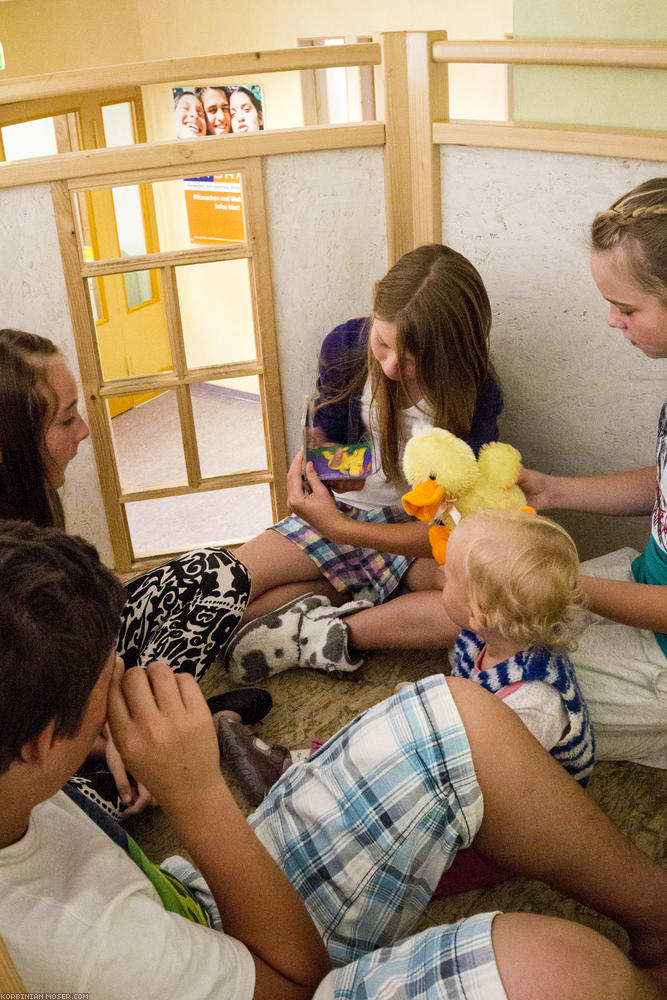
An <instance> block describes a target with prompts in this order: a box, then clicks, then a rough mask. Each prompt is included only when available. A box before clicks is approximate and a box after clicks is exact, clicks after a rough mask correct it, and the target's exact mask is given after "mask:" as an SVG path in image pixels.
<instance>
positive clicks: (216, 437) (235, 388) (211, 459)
mask: <svg viewBox="0 0 667 1000" xmlns="http://www.w3.org/2000/svg"><path fill="white" fill-rule="evenodd" d="M190 392H191V399H192V410H193V413H194V418H195V428H196V432H197V447H198V448H199V461H200V464H201V471H202V475H203V476H222V475H228V474H230V473H233V472H250V471H254V470H257V469H265V468H266V443H265V441H264V424H263V421H262V406H261V403H260V400H259V380H258V378H257V377H256V376H249V377H248V378H242V379H241V378H235V379H225V380H224V381H218V382H202V383H198V384H196V385H193V386H191V389H190Z"/></svg>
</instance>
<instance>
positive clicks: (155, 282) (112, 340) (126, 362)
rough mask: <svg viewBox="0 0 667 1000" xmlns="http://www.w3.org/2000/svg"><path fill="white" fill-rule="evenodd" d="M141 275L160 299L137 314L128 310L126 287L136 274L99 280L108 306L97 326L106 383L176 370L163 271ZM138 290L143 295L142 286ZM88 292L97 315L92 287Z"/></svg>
mask: <svg viewBox="0 0 667 1000" xmlns="http://www.w3.org/2000/svg"><path fill="white" fill-rule="evenodd" d="M140 273H143V274H145V275H146V280H147V282H148V285H149V286H153V287H154V288H155V290H156V298H155V301H154V302H153V301H150V300H149V302H148V303H147V304H145V305H144V306H143V308H141V309H136V310H134V311H128V302H127V298H126V284H125V279H126V278H127V279H132V280H136V279H135V275H134V274H132V273H128V274H107V275H105V277H103V278H98V279H96V280H97V281H98V283H99V290H100V293H101V295H102V303H103V305H104V307H105V311H104V315H103V316H102V319H101V321H98V322H97V324H96V333H97V343H98V347H99V353H100V361H101V362H102V376H103V378H104V379H105V380H108V379H115V378H126V377H127V376H128V375H129V376H134V375H155V374H157V373H159V372H169V371H173V365H172V360H171V349H170V346H169V334H168V332H167V317H166V314H165V309H164V302H163V301H162V298H161V288H162V286H161V284H160V272H159V271H145V272H140ZM138 289H139V294H141V293H142V289H141V285H139V286H138ZM88 291H89V295H90V296H91V308H92V309H93V312H95V309H96V308H97V306H96V304H95V297H94V292H93V290H92V289H91V287H90V286H89V289H88Z"/></svg>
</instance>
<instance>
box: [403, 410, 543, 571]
mask: <svg viewBox="0 0 667 1000" xmlns="http://www.w3.org/2000/svg"><path fill="white" fill-rule="evenodd" d="M520 469H521V455H520V454H519V452H518V451H517V450H516V448H513V447H512V445H511V444H503V443H501V442H500V441H492V442H490V443H489V444H485V445H483V446H482V448H481V449H480V452H479V458H475V453H474V451H473V450H472V448H471V447H470V446H469V445H467V444H466V443H465V441H462V440H461V438H457V437H456V436H455V435H454V434H451V433H450V432H449V431H445V430H442V428H440V427H427V428H425V429H422V430H419V431H417V432H416V433H415V434H414V435H413V436H412V437H411V438H410V440H409V441H408V443H407V445H406V446H405V452H404V454H403V472H404V473H405V477H406V479H407V480H408V482H409V483H410V485H411V486H412V489H411V490H410V491H409V492H408V493H405V494H404V495H403V497H402V500H403V506H404V507H405V510H406V511H407V513H408V514H411V515H412V516H413V517H416V518H418V520H420V521H434V520H435V519H436V518H440V519H441V520H442V522H443V524H442V525H432V526H431V528H430V530H429V541H430V543H431V549H432V551H433V558H434V559H435V560H436V562H438V563H440V565H442V564H443V563H444V561H445V550H446V547H447V539H448V538H449V535H450V533H451V531H452V529H453V527H454V525H455V524H456V523H457V522H458V520H459V519H460V518H461V517H463V516H464V515H465V514H470V513H471V512H472V511H473V510H480V509H487V508H496V509H498V508H500V509H504V510H525V511H532V508H531V507H527V506H526V497H525V495H524V492H523V490H522V489H521V488H520V487H519V486H517V482H516V481H517V479H518V476H519V470H520ZM532 512H533V513H534V511H532Z"/></svg>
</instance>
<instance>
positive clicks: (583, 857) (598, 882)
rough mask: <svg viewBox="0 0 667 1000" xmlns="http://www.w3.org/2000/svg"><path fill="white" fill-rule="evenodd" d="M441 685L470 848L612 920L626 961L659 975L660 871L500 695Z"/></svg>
mask: <svg viewBox="0 0 667 1000" xmlns="http://www.w3.org/2000/svg"><path fill="white" fill-rule="evenodd" d="M448 684H449V686H450V690H451V692H452V696H453V697H454V700H455V702H456V704H457V707H458V710H459V712H460V714H461V718H462V720H463V724H464V726H465V730H466V733H467V735H468V741H469V743H470V748H471V751H472V759H473V763H474V765H475V771H476V773H477V777H478V781H479V784H480V787H481V789H482V794H483V796H484V819H483V821H482V825H481V827H480V829H479V832H478V834H477V836H476V838H475V849H476V850H477V851H479V853H480V854H481V855H482V856H484V857H486V858H488V859H489V860H490V861H493V862H494V863H495V864H498V865H500V866H501V867H503V868H507V869H508V870H509V871H513V872H516V873H520V874H522V875H527V876H529V877H531V878H537V879H542V880H543V881H545V882H549V883H550V884H551V885H553V886H555V887H556V888H558V889H560V890H562V891H563V892H565V893H567V894H568V895H569V896H572V897H574V898H575V899H578V900H580V901H581V902H583V903H585V904H587V905H588V906H592V907H593V908H594V909H596V910H598V911H599V912H601V913H605V914H607V915H608V916H610V917H612V918H613V919H614V920H617V921H618V922H619V923H620V924H621V925H622V926H623V927H624V928H625V930H626V931H627V932H628V934H629V936H630V941H631V946H632V957H633V960H634V961H635V962H636V963H637V964H638V965H640V966H643V967H645V968H650V969H651V971H652V974H655V975H656V976H659V974H660V970H661V968H662V969H663V970H664V963H665V961H666V960H667V956H666V954H665V953H666V951H667V907H666V906H665V900H666V899H667V872H666V871H664V870H663V869H661V868H660V867H659V866H658V865H657V864H655V863H654V862H653V861H652V860H651V859H650V858H649V857H648V856H647V855H646V854H644V853H643V852H642V851H640V850H639V849H638V848H637V847H635V846H634V844H632V843H631V841H629V840H628V839H627V837H625V836H624V834H622V833H621V832H620V830H618V829H617V828H616V827H615V826H614V825H613V823H612V822H611V821H610V820H609V819H608V818H607V817H606V816H605V815H604V813H603V812H602V811H601V810H600V809H599V807H598V806H597V805H596V803H595V802H594V801H593V799H592V798H591V797H590V796H589V795H587V794H586V792H585V791H583V789H582V788H580V786H579V785H578V784H577V783H576V782H575V781H574V780H573V778H571V777H570V775H568V774H567V773H566V772H565V770H564V769H563V768H562V767H560V765H559V764H557V763H556V761H554V759H553V758H552V757H551V756H550V755H549V754H548V753H546V752H545V751H544V750H543V749H542V747H541V746H540V745H539V743H538V742H537V740H535V739H534V738H533V736H532V735H531V734H530V733H529V731H528V730H527V729H526V727H525V726H524V725H523V723H522V722H521V720H520V719H519V717H518V716H517V715H516V714H515V713H514V712H512V710H511V709H509V708H508V707H507V706H506V705H504V704H503V703H502V701H501V700H500V699H498V698H496V697H494V696H493V695H492V694H490V693H489V692H488V691H485V690H483V689H482V688H481V687H479V686H478V685H477V684H474V683H471V682H470V681H467V680H463V679H461V678H454V679H450V680H449V681H448ZM580 995H582V996H584V995H586V994H585V992H582V993H581V994H580Z"/></svg>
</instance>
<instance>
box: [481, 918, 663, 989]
mask: <svg viewBox="0 0 667 1000" xmlns="http://www.w3.org/2000/svg"><path fill="white" fill-rule="evenodd" d="M491 935H492V941H493V951H494V954H495V958H496V964H497V966H498V972H499V973H500V978H501V980H502V983H503V986H504V988H505V992H506V993H507V996H508V998H509V1000H563V997H586V1000H659V996H660V993H659V989H658V986H657V984H656V982H655V980H653V979H652V978H650V977H649V976H648V975H646V973H644V972H641V971H640V970H639V969H637V968H635V967H634V966H633V965H632V964H631V963H630V962H629V961H628V959H627V958H626V957H625V955H623V953H622V952H621V951H620V950H619V949H618V948H617V947H616V945H614V944H612V943H611V941H608V940H607V938H605V937H603V936H602V935H601V934H597V933H596V932H595V931H593V930H591V929H590V927H585V926H583V925H582V924H575V923H572V922H571V921H569V920H560V919H559V918H557V917H543V916H538V915H536V914H528V913H503V914H500V915H499V916H497V917H496V918H495V920H494V921H493V928H492V932H491Z"/></svg>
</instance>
